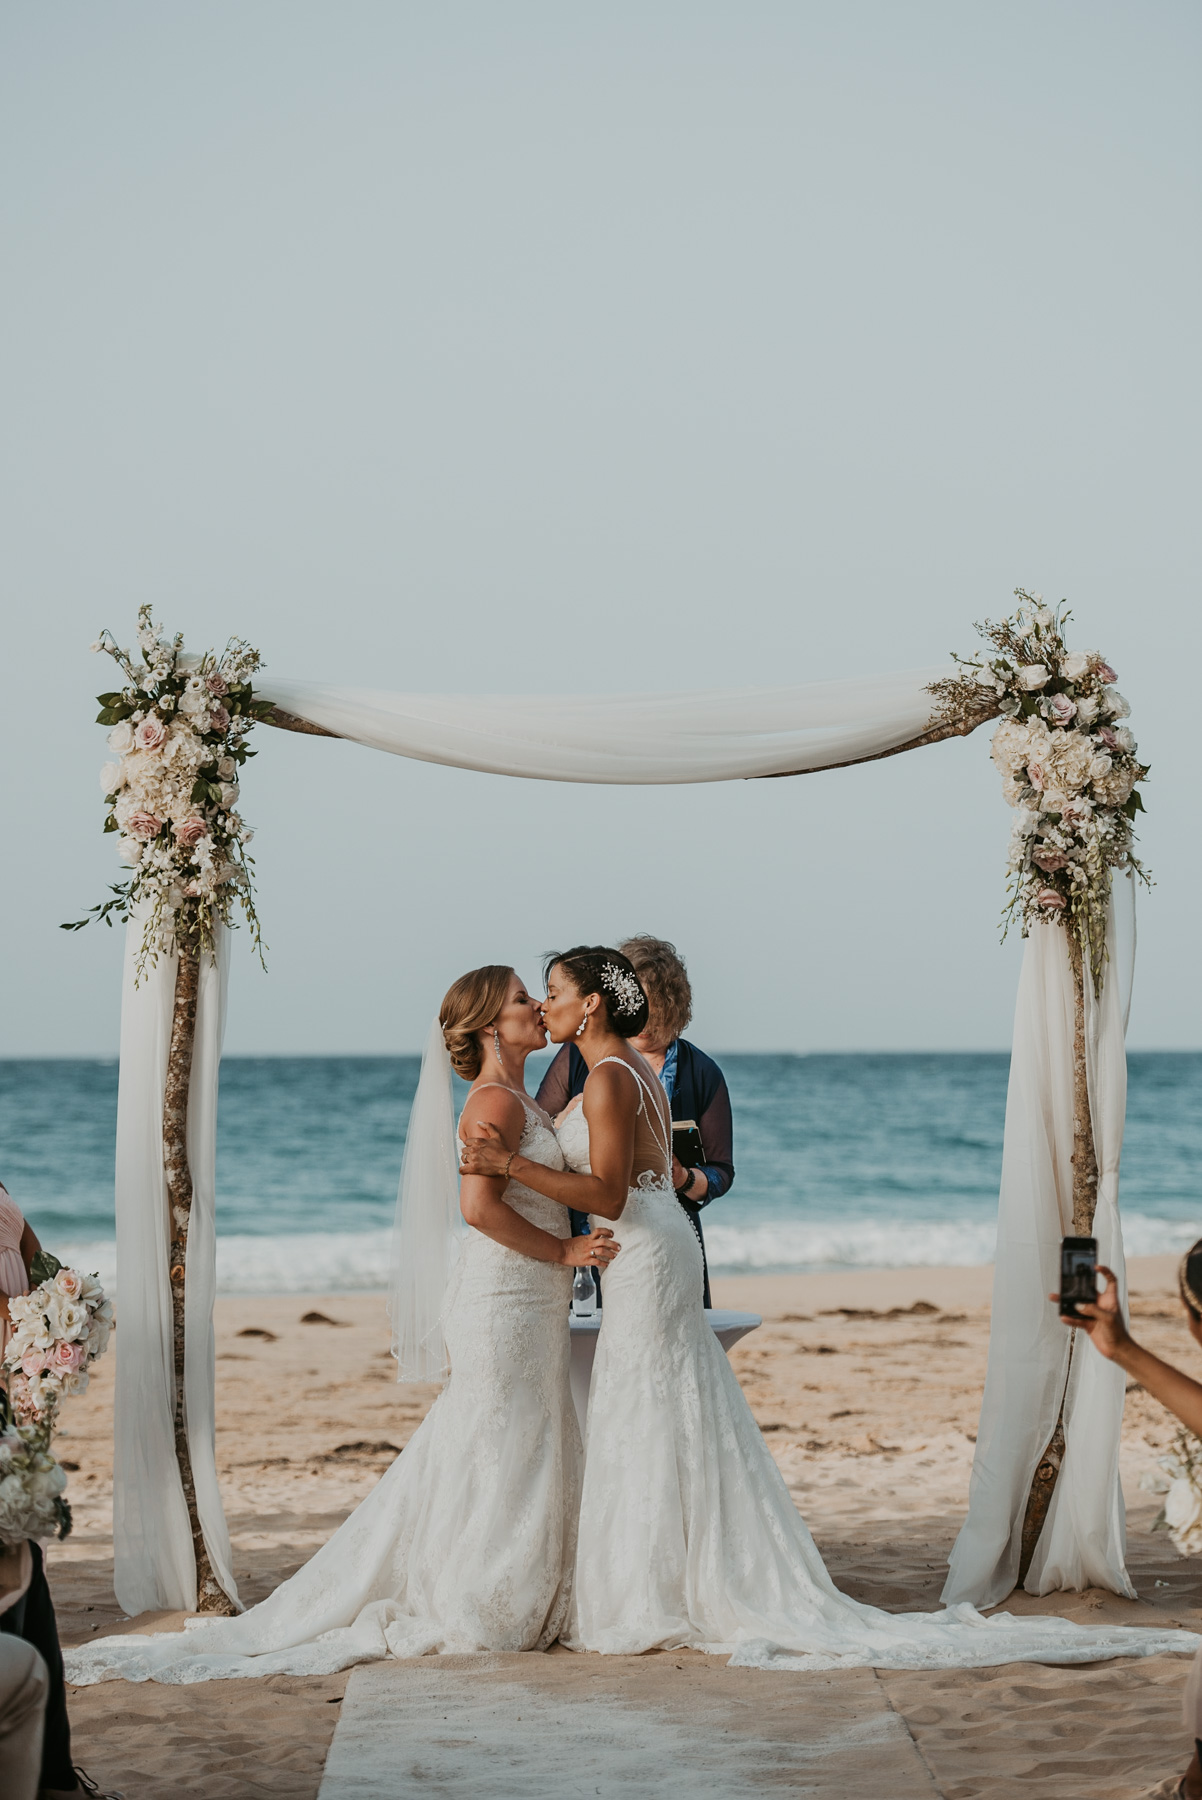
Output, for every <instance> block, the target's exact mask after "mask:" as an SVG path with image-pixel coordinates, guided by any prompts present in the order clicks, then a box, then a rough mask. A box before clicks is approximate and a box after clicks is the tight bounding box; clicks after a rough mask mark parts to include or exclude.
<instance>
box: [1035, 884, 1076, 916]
mask: <svg viewBox="0 0 1202 1800" xmlns="http://www.w3.org/2000/svg"><path fill="white" fill-rule="evenodd" d="M1067 904H1068V903H1067V901H1066V900H1065V898H1064V895H1063V894H1058V893H1057V892H1056V890H1055V888H1041V889H1040V891H1039V893H1038V894H1037V895H1036V905H1037V906H1043V907H1046V908H1047V910H1048V911H1049V912H1062V911H1063V910H1064V907H1065V906H1066V905H1067Z"/></svg>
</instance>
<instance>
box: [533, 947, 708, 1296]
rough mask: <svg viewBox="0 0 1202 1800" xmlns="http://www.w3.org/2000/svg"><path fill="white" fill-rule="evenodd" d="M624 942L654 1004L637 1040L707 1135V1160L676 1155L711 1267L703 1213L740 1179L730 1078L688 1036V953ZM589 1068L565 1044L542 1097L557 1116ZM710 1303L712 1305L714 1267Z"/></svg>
mask: <svg viewBox="0 0 1202 1800" xmlns="http://www.w3.org/2000/svg"><path fill="white" fill-rule="evenodd" d="M616 947H617V949H619V950H620V951H621V952H622V955H623V956H626V957H629V959H630V961H631V963H632V964H633V966H634V972H635V974H636V975H637V976H638V978H639V981H640V983H641V984H642V989H643V992H644V993H645V994H646V996H647V1005H648V1008H649V1016H648V1019H647V1029H646V1030H645V1031H644V1032H642V1033H641V1034H640V1036H638V1037H633V1038H631V1039H630V1040H629V1041H630V1045H631V1047H632V1049H635V1050H637V1051H638V1052H639V1053H640V1055H642V1056H644V1057H645V1058H646V1059H647V1061H648V1062H649V1063H650V1064H651V1067H652V1068H653V1069H654V1070H655V1072H656V1074H657V1075H658V1076H659V1078H660V1081H661V1083H662V1084H663V1089H664V1092H665V1093H666V1094H667V1096H668V1103H669V1105H670V1106H671V1108H672V1118H673V1119H674V1120H680V1121H682V1122H683V1121H684V1120H686V1119H692V1120H693V1122H694V1123H695V1124H696V1126H697V1128H698V1130H699V1132H700V1134H701V1144H702V1150H703V1154H704V1157H705V1160H704V1162H702V1163H700V1164H699V1165H698V1166H697V1167H696V1168H692V1169H686V1168H685V1167H684V1165H683V1164H682V1163H681V1162H679V1161H678V1160H677V1158H676V1157H673V1159H672V1185H673V1187H674V1188H675V1189H676V1197H677V1199H678V1200H679V1201H680V1204H681V1205H682V1206H683V1207H684V1209H685V1211H686V1212H687V1213H688V1215H689V1218H690V1219H691V1221H692V1224H693V1229H694V1231H695V1232H696V1233H697V1240H698V1242H699V1243H700V1245H701V1259H702V1264H703V1267H705V1240H704V1238H703V1237H702V1235H701V1221H700V1219H699V1217H698V1214H699V1213H700V1211H701V1208H702V1207H703V1206H708V1205H709V1203H710V1201H711V1200H716V1199H717V1198H718V1197H719V1195H720V1194H725V1193H726V1192H727V1190H728V1189H729V1187H730V1184H731V1182H732V1181H733V1180H734V1178H735V1165H734V1161H733V1128H732V1124H731V1116H730V1094H729V1093H728V1091H727V1087H726V1077H725V1076H724V1075H723V1073H722V1071H721V1069H720V1068H719V1067H718V1065H717V1063H716V1062H714V1061H713V1059H712V1058H711V1057H708V1056H706V1054H705V1052H704V1051H703V1050H698V1048H697V1046H696V1045H695V1044H690V1043H689V1041H688V1039H687V1038H683V1037H681V1035H680V1034H681V1032H682V1031H683V1030H684V1028H685V1026H686V1025H687V1024H688V1022H689V1020H690V1019H691V1018H692V1016H693V990H692V987H691V986H690V984H689V977H688V972H687V970H686V969H685V966H684V958H683V957H682V956H681V955H680V953H679V952H678V950H677V949H676V946H675V945H674V944H669V943H667V942H666V941H665V940H664V939H663V938H657V937H649V936H646V935H643V936H640V937H632V938H626V939H624V941H623V942H622V943H620V944H618V945H617V946H616ZM587 1075H588V1066H587V1064H586V1063H585V1060H584V1058H583V1056H581V1054H580V1052H579V1050H578V1049H577V1048H576V1046H575V1044H565V1045H564V1046H563V1048H562V1049H561V1050H560V1052H559V1054H558V1055H557V1056H556V1058H555V1060H554V1062H553V1063H552V1064H551V1067H550V1068H549V1069H548V1070H547V1073H546V1075H545V1076H544V1077H543V1081H542V1086H541V1087H540V1088H539V1090H538V1095H537V1099H538V1104H539V1105H540V1106H541V1107H542V1108H543V1110H544V1111H545V1112H548V1113H550V1114H551V1116H552V1118H554V1117H555V1116H556V1114H558V1113H561V1112H562V1111H563V1109H564V1107H565V1106H567V1105H568V1103H569V1101H571V1100H573V1099H574V1098H575V1097H576V1095H577V1094H582V1093H583V1092H584V1083H585V1078H586V1077H587ZM572 1222H573V1226H574V1227H575V1229H576V1230H578V1231H579V1230H582V1229H587V1226H585V1224H584V1221H583V1220H580V1221H579V1223H578V1222H577V1219H576V1215H575V1214H573V1221H572ZM705 1304H706V1305H707V1306H709V1304H710V1278H709V1269H708V1267H705Z"/></svg>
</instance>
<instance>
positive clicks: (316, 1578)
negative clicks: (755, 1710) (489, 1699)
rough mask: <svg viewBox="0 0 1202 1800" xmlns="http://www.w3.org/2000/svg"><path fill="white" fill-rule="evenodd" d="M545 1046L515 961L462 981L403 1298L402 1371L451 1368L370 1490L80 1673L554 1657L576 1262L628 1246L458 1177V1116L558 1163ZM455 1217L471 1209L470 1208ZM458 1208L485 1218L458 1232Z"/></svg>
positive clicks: (429, 1109)
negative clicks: (266, 1570)
mask: <svg viewBox="0 0 1202 1800" xmlns="http://www.w3.org/2000/svg"><path fill="white" fill-rule="evenodd" d="M545 1043H546V1033H545V1031H544V1030H543V1026H542V1020H541V1015H540V1011H539V1007H538V1004H537V1002H536V1001H535V1000H534V999H533V998H532V996H531V995H530V994H529V992H528V991H527V989H526V988H525V986H524V985H523V983H522V982H521V981H520V980H519V979H518V977H517V975H515V974H514V972H513V970H512V969H510V968H506V967H502V966H496V965H494V966H489V967H486V968H482V969H475V970H472V971H471V972H470V973H469V974H467V975H464V976H462V977H461V978H460V979H459V980H458V981H457V982H455V983H454V985H453V986H452V987H451V989H450V990H449V992H448V993H447V996H446V999H445V1000H444V1001H443V1004H442V1008H441V1011H440V1013H439V1017H438V1020H437V1021H436V1022H435V1024H434V1025H433V1026H432V1028H431V1031H430V1037H429V1041H428V1043H427V1045H426V1052H425V1056H424V1058H423V1061H422V1073H421V1080H420V1082H419V1085H418V1090H417V1095H416V1097H415V1099H414V1103H413V1111H412V1115H411V1117H410V1123H409V1132H408V1135H407V1138H406V1142H405V1157H404V1163H403V1166H402V1172H401V1191H400V1198H399V1202H398V1220H397V1233H396V1242H395V1246H394V1257H393V1279H392V1291H391V1296H390V1301H391V1304H390V1311H391V1314H392V1321H393V1333H394V1341H393V1349H394V1352H395V1354H396V1357H397V1361H398V1372H399V1378H400V1380H402V1381H438V1380H441V1379H443V1378H444V1377H445V1376H446V1374H447V1369H448V1363H449V1367H450V1380H449V1382H448V1383H447V1386H446V1387H445V1389H444V1391H443V1392H442V1394H441V1395H440V1396H439V1398H438V1399H437V1400H436V1401H435V1403H434V1406H433V1407H432V1408H431V1410H430V1412H429V1413H428V1414H427V1416H426V1418H425V1419H424V1420H423V1421H422V1423H421V1425H420V1426H419V1427H418V1429H417V1430H416V1432H415V1433H414V1434H413V1437H412V1438H411V1439H410V1441H409V1444H408V1445H407V1447H406V1448H405V1450H404V1451H403V1452H402V1453H401V1455H400V1456H398V1457H397V1459H396V1461H395V1462H394V1463H393V1464H392V1466H391V1468H389V1469H388V1471H387V1472H386V1474H385V1475H384V1476H383V1477H382V1478H381V1480H380V1481H379V1483H378V1484H377V1486H376V1487H375V1488H374V1489H373V1490H372V1492H371V1493H370V1494H369V1495H368V1496H367V1498H366V1499H365V1500H364V1501H363V1502H362V1504H361V1505H359V1506H358V1507H356V1509H355V1511H354V1512H353V1513H352V1514H351V1515H350V1517H349V1518H348V1519H347V1520H346V1521H345V1522H344V1523H343V1524H342V1525H341V1526H340V1527H339V1529H338V1530H337V1531H336V1532H335V1533H334V1536H333V1537H332V1538H330V1540H329V1542H328V1543H326V1544H324V1545H323V1546H322V1548H321V1549H320V1550H319V1551H318V1552H317V1554H316V1556H314V1557H312V1558H311V1560H310V1561H309V1562H307V1563H306V1564H305V1565H304V1567H303V1568H301V1569H299V1570H298V1571H297V1573H296V1574H295V1575H293V1576H292V1577H291V1579H290V1580H288V1581H286V1582H284V1583H283V1584H282V1586H280V1587H278V1588H277V1589H276V1591H275V1592H274V1593H273V1594H272V1595H270V1596H269V1598H268V1599H266V1600H264V1601H263V1602H262V1603H261V1604H260V1605H258V1606H255V1607H252V1608H251V1609H250V1611H248V1612H246V1613H243V1614H242V1615H241V1617H239V1618H234V1619H200V1620H195V1619H194V1620H189V1622H188V1625H187V1627H186V1629H185V1630H184V1631H182V1632H164V1633H161V1634H157V1635H154V1636H142V1635H131V1636H122V1637H113V1638H101V1639H98V1640H97V1641H95V1642H93V1643H91V1644H87V1645H84V1646H82V1647H81V1648H79V1649H77V1650H71V1651H68V1652H67V1655H66V1662H67V1667H68V1679H69V1680H71V1681H73V1682H75V1683H77V1684H84V1683H91V1682H97V1681H108V1680H112V1679H114V1678H118V1677H122V1678H124V1679H125V1680H127V1681H145V1680H154V1681H161V1682H171V1683H183V1682H193V1681H209V1680H215V1679H222V1678H224V1679H232V1678H235V1677H239V1676H257V1675H273V1674H290V1675H308V1674H330V1673H332V1672H333V1671H335V1670H337V1669H343V1668H346V1667H348V1666H349V1665H350V1664H352V1663H357V1662H368V1661H372V1660H374V1659H377V1658H380V1657H384V1656H389V1655H391V1656H398V1657H401V1656H421V1655H424V1654H426V1653H428V1652H432V1651H458V1652H470V1651H478V1650H542V1649H546V1648H547V1647H548V1645H550V1644H552V1643H554V1642H555V1640H556V1638H557V1637H558V1636H559V1635H560V1633H561V1631H562V1630H563V1629H564V1628H565V1627H566V1623H567V1615H568V1606H569V1602H570V1597H571V1584H572V1576H573V1568H574V1561H575V1553H576V1521H577V1515H578V1512H579V1505H580V1476H581V1461H582V1453H581V1444H580V1430H579V1427H578V1425H577V1422H576V1411H575V1408H574V1406H573V1404H572V1397H571V1389H570V1385H569V1377H568V1364H569V1353H570V1342H569V1336H568V1306H569V1301H570V1296H571V1283H572V1274H571V1270H572V1267H573V1266H574V1265H578V1264H582V1263H585V1264H588V1265H590V1266H592V1267H594V1268H603V1267H605V1265H606V1264H607V1263H608V1262H609V1261H610V1260H611V1259H612V1257H613V1256H614V1255H616V1253H617V1248H618V1246H617V1244H616V1243H615V1242H614V1238H613V1233H612V1231H611V1230H610V1229H609V1227H608V1226H602V1228H601V1229H600V1230H598V1231H595V1232H593V1233H592V1234H591V1235H590V1236H588V1237H575V1238H574V1237H571V1236H570V1235H569V1233H570V1226H569V1222H568V1214H567V1211H566V1209H565V1208H563V1207H562V1206H559V1205H557V1204H556V1203H555V1202H554V1201H551V1200H547V1199H545V1198H544V1197H543V1196H541V1195H539V1194H536V1193H534V1192H533V1190H532V1189H530V1188H529V1187H526V1186H524V1185H523V1184H522V1183H521V1182H520V1181H517V1180H507V1178H506V1177H505V1176H504V1175H501V1176H497V1177H489V1176H468V1177H465V1178H464V1181H463V1184H462V1192H461V1191H460V1183H459V1179H458V1170H457V1160H458V1159H457V1156H456V1149H455V1146H456V1134H455V1116H454V1109H453V1105H452V1093H451V1069H452V1066H454V1068H455V1069H456V1070H457V1071H458V1073H459V1074H460V1075H462V1076H464V1077H465V1078H466V1079H467V1080H469V1081H471V1083H472V1087H471V1091H470V1093H469V1095H468V1100H467V1104H466V1106H465V1107H464V1112H463V1118H462V1121H461V1125H460V1129H461V1130H462V1131H465V1132H469V1131H473V1130H480V1129H485V1130H487V1131H488V1132H489V1133H490V1134H491V1136H492V1141H493V1142H496V1143H500V1144H501V1145H503V1146H504V1147H505V1148H506V1149H507V1151H508V1153H509V1155H510V1158H511V1160H512V1159H513V1158H515V1157H516V1156H517V1155H518V1153H519V1152H520V1154H521V1155H522V1156H523V1158H524V1159H525V1160H526V1163H527V1164H528V1165H529V1166H531V1167H535V1166H538V1167H544V1166H545V1167H547V1168H554V1169H561V1168H562V1167H563V1157H562V1155H561V1153H560V1150H559V1145H558V1143H557V1142H556V1138H555V1133H554V1131H553V1130H552V1128H551V1122H550V1120H549V1119H548V1118H547V1116H546V1114H545V1113H542V1112H540V1110H539V1109H538V1108H537V1107H536V1106H535V1104H534V1102H533V1101H532V1100H530V1099H529V1097H528V1096H527V1094H526V1091H525V1087H524V1085H523V1079H522V1078H523V1073H524V1070H525V1063H526V1058H527V1056H528V1055H529V1054H530V1052H531V1051H533V1050H539V1049H542V1047H543V1045H544V1044H545ZM461 1209H462V1218H461ZM462 1219H466V1220H467V1221H468V1224H469V1225H470V1226H471V1229H470V1230H468V1231H466V1232H465V1231H464V1229H463V1225H462Z"/></svg>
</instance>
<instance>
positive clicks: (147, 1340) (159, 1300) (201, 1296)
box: [113, 920, 238, 1614]
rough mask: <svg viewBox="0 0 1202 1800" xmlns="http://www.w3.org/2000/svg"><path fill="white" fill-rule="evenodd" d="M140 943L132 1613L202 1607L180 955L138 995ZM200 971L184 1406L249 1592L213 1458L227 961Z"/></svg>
mask: <svg viewBox="0 0 1202 1800" xmlns="http://www.w3.org/2000/svg"><path fill="white" fill-rule="evenodd" d="M141 936H142V927H141V923H140V921H138V920H134V921H133V923H131V924H130V925H129V926H128V927H127V930H126V946H125V977H124V988H123V992H122V998H121V1079H120V1087H119V1091H118V1098H117V1169H116V1177H117V1269H118V1283H119V1296H118V1306H119V1317H118V1330H117V1332H116V1334H115V1337H114V1344H115V1346H116V1358H117V1369H116V1392H115V1399H114V1419H113V1439H114V1443H113V1449H114V1456H113V1560H114V1587H115V1589H116V1594H117V1599H118V1601H119V1603H120V1604H121V1605H122V1606H123V1607H124V1608H125V1611H126V1612H127V1613H130V1614H133V1613H139V1612H146V1611H149V1610H151V1609H157V1608H162V1607H170V1608H178V1607H184V1608H186V1609H188V1610H189V1611H191V1610H194V1609H195V1606H196V1563H195V1558H194V1556H193V1553H192V1533H191V1530H190V1527H189V1524H188V1509H187V1506H186V1504H185V1501H184V1490H183V1485H182V1483H181V1481H180V1476H179V1466H178V1464H177V1463H176V1460H175V1432H174V1427H173V1423H172V1420H173V1416H174V1411H175V1364H174V1352H173V1342H172V1322H171V1283H170V1277H169V1269H168V1253H169V1250H170V1245H171V1219H170V1212H169V1207H168V1201H167V1178H166V1174H165V1172H164V1168H163V1090H164V1088H165V1086H166V1080H167V1051H168V1048H169V1045H170V1041H171V1016H172V1012H173V1009H174V1004H175V966H176V959H175V958H174V957H173V956H172V957H161V958H160V959H159V962H158V964H157V966H156V967H155V968H154V969H153V970H152V971H151V972H150V973H149V974H148V975H146V976H144V977H143V980H142V984H141V986H140V987H137V986H135V981H134V975H135V969H134V961H135V953H136V950H137V947H138V944H139V942H140V940H141ZM225 950H226V945H225V941H224V933H223V934H222V936H221V937H220V938H219V940H218V945H217V959H216V961H214V960H213V959H212V958H206V959H205V961H204V962H203V963H202V965H201V971H200V990H199V997H198V1000H197V1007H196V1047H195V1050H194V1053H193V1061H192V1083H191V1089H190V1092H189V1103H188V1160H189V1163H190V1165H191V1170H192V1219H191V1225H190V1228H189V1233H188V1258H187V1274H186V1281H187V1302H186V1315H185V1335H186V1349H185V1358H184V1409H185V1417H186V1420H187V1429H188V1449H189V1453H190V1456H191V1460H192V1474H193V1479H194V1481H195V1484H196V1503H197V1511H198V1514H199V1517H200V1522H201V1528H202V1530H203V1532H204V1539H205V1547H206V1549H207V1550H208V1553H209V1560H210V1562H211V1563H212V1565H213V1570H214V1573H215V1574H216V1575H217V1578H218V1580H219V1581H220V1582H221V1585H222V1586H223V1587H224V1588H225V1590H226V1592H227V1593H228V1594H229V1595H230V1597H231V1598H232V1599H236V1598H237V1592H238V1590H237V1588H236V1587H235V1585H234V1578H233V1574H232V1572H231V1567H230V1542H229V1533H228V1531H227V1529H226V1523H225V1514H224V1512H223V1510H222V1505H221V1493H220V1490H219V1488H218V1485H217V1465H216V1460H215V1455H214V1392H213V1390H214V1379H215V1368H214V1345H213V1297H214V1294H215V1292H216V1285H217V1278H216V1245H217V1238H216V1163H217V1071H218V1065H219V1063H220V1060H221V1038H222V1032H223V1030H224V1025H225V994H226V986H227V968H228V959H227V957H226V954H225Z"/></svg>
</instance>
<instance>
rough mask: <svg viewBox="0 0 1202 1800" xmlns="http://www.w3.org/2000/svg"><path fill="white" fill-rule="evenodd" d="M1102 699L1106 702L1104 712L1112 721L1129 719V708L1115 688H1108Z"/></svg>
mask: <svg viewBox="0 0 1202 1800" xmlns="http://www.w3.org/2000/svg"><path fill="white" fill-rule="evenodd" d="M1104 697H1105V701H1106V710H1107V712H1108V713H1109V714H1110V716H1111V718H1112V719H1129V718H1130V717H1131V708H1130V707H1129V706H1128V705H1127V702H1126V701H1125V700H1124V699H1123V696H1122V695H1121V694H1120V693H1119V691H1118V689H1117V688H1115V687H1108V688H1107V689H1106V690H1105V695H1104Z"/></svg>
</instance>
